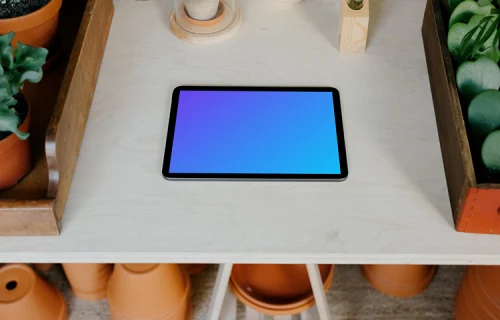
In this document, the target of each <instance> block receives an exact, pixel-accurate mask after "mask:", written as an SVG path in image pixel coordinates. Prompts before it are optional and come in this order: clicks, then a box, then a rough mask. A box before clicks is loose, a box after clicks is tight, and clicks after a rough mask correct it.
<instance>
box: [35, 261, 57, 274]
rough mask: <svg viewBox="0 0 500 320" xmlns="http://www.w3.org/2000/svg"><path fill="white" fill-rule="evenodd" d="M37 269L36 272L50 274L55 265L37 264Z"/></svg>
mask: <svg viewBox="0 0 500 320" xmlns="http://www.w3.org/2000/svg"><path fill="white" fill-rule="evenodd" d="M33 266H34V267H35V269H36V270H38V271H40V272H49V271H50V269H52V268H53V267H54V266H55V264H54V263H35V264H34V265H33Z"/></svg>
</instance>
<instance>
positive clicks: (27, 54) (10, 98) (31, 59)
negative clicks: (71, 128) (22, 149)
mask: <svg viewBox="0 0 500 320" xmlns="http://www.w3.org/2000/svg"><path fill="white" fill-rule="evenodd" d="M14 35H15V34H14V33H13V32H11V33H8V34H5V35H2V36H0V131H6V132H12V133H14V134H16V135H17V136H18V137H19V139H23V140H24V139H27V138H28V136H29V135H28V134H27V133H23V132H20V131H19V129H18V126H19V117H18V116H17V113H16V110H15V108H14V106H15V105H16V104H17V100H16V99H15V97H14V96H15V95H16V94H18V93H19V91H20V89H22V87H23V85H24V82H25V81H28V82H32V83H38V82H40V80H42V76H43V71H42V66H43V65H44V64H45V61H46V59H47V54H48V50H47V49H45V48H33V47H31V46H28V45H25V44H22V43H20V42H19V43H18V44H17V48H16V50H15V51H13V48H12V46H11V42H12V39H13V38H14Z"/></svg>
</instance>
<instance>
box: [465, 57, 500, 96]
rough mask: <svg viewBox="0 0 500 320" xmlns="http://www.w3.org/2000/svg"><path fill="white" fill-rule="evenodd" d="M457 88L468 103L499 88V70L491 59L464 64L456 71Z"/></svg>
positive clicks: (484, 58)
mask: <svg viewBox="0 0 500 320" xmlns="http://www.w3.org/2000/svg"><path fill="white" fill-rule="evenodd" d="M457 86H458V89H459V90H460V93H462V95H463V96H464V97H465V98H467V99H468V100H469V101H470V100H472V99H474V98H475V97H476V96H477V95H478V94H480V93H481V92H483V91H486V90H490V89H491V90H498V88H500V68H499V67H498V64H496V63H495V62H493V61H492V60H491V59H489V58H486V57H482V58H479V59H477V60H476V61H467V62H464V63H462V64H461V65H460V67H458V70H457Z"/></svg>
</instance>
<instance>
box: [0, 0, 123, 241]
mask: <svg viewBox="0 0 500 320" xmlns="http://www.w3.org/2000/svg"><path fill="white" fill-rule="evenodd" d="M113 8H114V7H113V1H112V0H72V1H64V2H63V7H62V8H61V13H60V22H59V25H60V27H59V31H60V39H62V48H61V57H60V59H59V61H58V63H57V65H56V66H55V67H54V68H53V69H51V70H50V71H48V72H46V73H45V75H44V79H43V80H42V82H41V83H39V84H37V85H31V84H27V85H26V87H25V95H26V96H27V98H28V99H29V101H30V103H31V106H32V128H31V130H30V132H31V137H30V144H31V149H32V153H33V159H34V165H33V170H32V171H31V172H30V173H29V174H28V175H27V176H26V177H25V178H24V179H23V180H22V181H21V182H20V183H19V184H18V185H17V186H15V187H14V188H11V189H9V190H6V191H3V192H0V236H2V235H5V236H7V235H20V236H35V235H36V236H39V235H57V234H59V232H60V222H61V219H62V216H63V215H64V207H65V204H66V200H67V197H68V193H69V188H70V186H71V180H72V177H73V172H74V168H75V165H76V161H77V158H78V152H79V150H80V144H81V141H82V138H83V133H84V130H85V125H86V122H87V118H88V113H89V110H90V106H91V103H92V98H93V94H94V90H95V86H96V82H97V77H98V75H99V69H100V65H101V62H102V57H103V55H104V48H105V46H106V41H107V37H108V34H109V29H110V26H111V21H112V17H113V11H114V10H113Z"/></svg>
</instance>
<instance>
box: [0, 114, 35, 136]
mask: <svg viewBox="0 0 500 320" xmlns="http://www.w3.org/2000/svg"><path fill="white" fill-rule="evenodd" d="M18 127H19V117H18V116H17V115H16V111H15V110H14V109H9V108H7V109H6V108H5V107H2V108H0V131H5V132H12V133H14V134H15V135H16V136H17V137H18V138H19V139H21V140H26V139H28V137H29V134H28V133H24V132H21V131H19V128H18Z"/></svg>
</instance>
